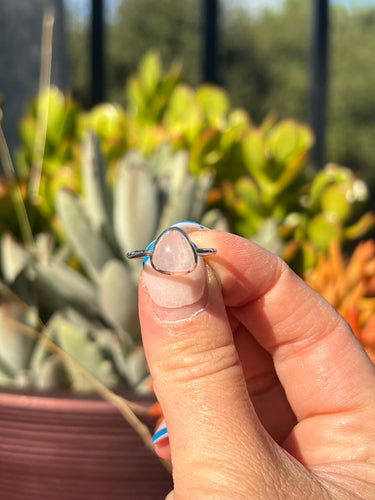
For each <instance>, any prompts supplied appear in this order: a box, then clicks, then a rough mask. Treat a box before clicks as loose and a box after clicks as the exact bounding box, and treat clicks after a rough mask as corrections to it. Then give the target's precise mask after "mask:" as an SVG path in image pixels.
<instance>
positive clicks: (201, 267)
mask: <svg viewBox="0 0 375 500" xmlns="http://www.w3.org/2000/svg"><path fill="white" fill-rule="evenodd" d="M185 244H186V248H185V247H184V245H185ZM163 252H164V253H163ZM189 252H190V253H192V250H191V248H190V247H189V243H188V242H186V243H184V238H183V237H182V238H181V234H180V233H179V232H178V231H171V232H170V233H169V234H168V242H167V244H166V245H165V250H164V245H162V246H161V248H160V250H159V249H158V253H157V255H155V258H156V259H157V263H158V264H160V266H162V267H163V269H167V270H169V271H171V272H172V273H173V272H178V270H183V269H186V268H189V266H190V261H189V259H190V258H191V257H190V253H189ZM143 272H144V280H145V284H146V286H147V288H148V292H149V294H150V297H151V299H152V300H153V301H154V303H155V304H156V305H157V306H159V308H161V309H162V310H161V311H160V316H162V317H163V319H167V318H166V316H168V315H169V316H172V315H173V316H174V318H172V317H170V318H169V319H171V320H172V319H182V318H183V317H184V316H185V317H189V316H191V315H192V314H193V313H194V312H196V311H197V310H198V309H201V308H202V300H203V299H204V297H205V291H206V266H205V263H204V260H203V258H202V257H198V260H197V265H196V267H195V269H194V270H193V271H191V272H188V273H187V274H171V275H168V274H163V273H160V272H158V271H156V270H155V269H154V268H153V267H152V266H151V264H150V262H146V264H145V267H144V270H143ZM163 311H164V312H163ZM177 316H178V318H177Z"/></svg>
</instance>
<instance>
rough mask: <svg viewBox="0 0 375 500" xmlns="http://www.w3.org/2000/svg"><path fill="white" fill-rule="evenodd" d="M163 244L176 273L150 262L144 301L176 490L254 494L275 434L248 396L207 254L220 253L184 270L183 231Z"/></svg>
mask: <svg viewBox="0 0 375 500" xmlns="http://www.w3.org/2000/svg"><path fill="white" fill-rule="evenodd" d="M192 236H193V234H192ZM163 251H164V250H163V248H162V247H161V246H160V248H159V249H158V252H159V255H158V259H159V260H160V263H161V265H162V266H171V270H172V269H173V271H172V274H163V273H161V272H159V271H157V270H156V269H155V268H154V267H157V265H156V266H154V267H153V266H152V265H151V264H150V261H149V260H148V261H147V262H146V263H145V266H144V270H143V273H142V276H141V280H140V288H139V302H140V304H139V308H140V320H141V327H142V335H143V342H144V347H145V352H146V356H147V359H148V363H149V367H150V371H151V375H152V378H153V384H154V389H155V393H156V396H157V398H158V400H159V402H160V404H161V407H162V410H163V414H164V417H165V422H166V426H167V429H168V435H169V442H170V449H171V457H172V465H173V478H174V497H173V498H174V499H175V500H182V499H192V498H199V499H205V498H236V499H242V498H249V491H252V490H253V488H254V481H255V482H256V476H257V474H259V475H260V476H263V474H264V470H262V469H263V464H262V462H263V461H264V462H265V463H266V461H267V456H268V457H269V456H270V442H269V440H268V438H267V436H266V434H265V432H264V431H263V428H262V427H261V425H260V424H259V421H258V419H257V417H256V414H255V411H254V409H253V407H252V404H251V401H250V398H249V396H248V392H247V388H246V383H245V380H244V376H243V372H242V368H241V364H240V362H239V357H238V353H237V350H236V348H235V345H234V342H233V335H232V330H231V327H230V323H229V320H228V317H227V314H226V308H225V305H224V302H223V298H222V294H221V287H220V283H219V282H218V280H217V278H216V276H215V274H214V272H213V271H212V269H211V268H210V267H209V265H207V264H206V262H205V259H207V262H209V259H211V258H215V257H211V256H209V257H204V258H203V257H201V256H198V257H197V263H196V267H195V268H194V270H193V271H191V272H189V273H186V274H179V273H178V270H179V269H180V268H181V269H183V268H184V266H185V267H186V259H187V258H188V257H187V255H186V252H185V251H184V246H183V241H181V234H180V233H179V232H178V231H175V232H174V231H172V232H170V233H169V236H168V245H167V246H166V248H165V252H166V254H165V255H163ZM168 259H169V260H168ZM154 264H155V263H154ZM156 264H157V263H156ZM249 468H251V469H252V471H253V472H252V474H251V478H250V477H249V479H248V481H249V483H247V479H246V477H247V476H249V474H248V471H249ZM244 478H245V479H244ZM263 480H264V478H263ZM250 483H251V484H250Z"/></svg>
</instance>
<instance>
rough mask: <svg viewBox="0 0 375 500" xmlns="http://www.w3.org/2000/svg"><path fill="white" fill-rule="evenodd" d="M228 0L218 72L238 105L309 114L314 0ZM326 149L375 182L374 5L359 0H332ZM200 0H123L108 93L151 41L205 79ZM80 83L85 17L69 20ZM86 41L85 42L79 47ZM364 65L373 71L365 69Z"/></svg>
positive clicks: (78, 84) (114, 92)
mask: <svg viewBox="0 0 375 500" xmlns="http://www.w3.org/2000/svg"><path fill="white" fill-rule="evenodd" d="M228 5H229V4H228V3H224V2H222V4H221V10H220V13H221V17H220V33H219V47H220V53H219V81H220V83H221V84H222V85H223V87H224V88H225V89H226V91H227V92H228V94H229V95H230V98H231V101H232V102H233V104H234V106H241V107H242V108H244V109H246V110H247V111H248V112H249V113H250V115H251V117H252V119H253V121H254V122H255V123H258V124H259V123H261V122H262V120H263V118H264V117H265V116H266V115H267V114H268V113H269V112H270V111H273V112H275V113H277V115H278V116H279V117H280V119H284V118H290V117H293V118H294V119H295V120H298V121H302V122H306V121H307V120H308V118H309V117H308V114H307V111H308V110H307V101H308V91H309V39H310V26H311V23H310V21H311V19H310V17H311V11H310V7H311V3H310V2H307V1H305V0H285V1H284V2H283V4H282V5H281V7H280V8H277V9H266V10H264V12H258V13H257V14H253V11H252V10H250V7H249V9H245V8H244V7H238V4H235V3H231V4H230V5H229V6H228ZM330 13H331V22H330V47H329V48H330V51H329V69H330V71H329V99H328V113H327V121H328V130H327V158H328V160H329V161H336V162H338V163H339V164H342V165H348V166H350V167H351V168H352V169H354V170H355V171H357V172H358V173H359V174H360V175H361V177H363V178H365V179H366V180H368V181H369V182H370V185H371V186H372V185H374V184H375V174H374V171H375V170H374V168H373V158H374V152H375V150H374V135H375V123H374V120H375V118H374V117H375V112H374V111H375V98H374V93H373V92H372V89H373V87H374V83H375V81H374V79H375V71H374V67H373V63H372V59H373V57H372V54H373V53H374V48H375V47H374V44H375V42H374V37H373V31H374V24H375V16H374V8H373V7H372V6H368V7H366V8H364V7H362V6H359V5H357V4H356V3H355V2H353V5H352V6H350V7H344V6H342V5H337V4H336V3H335V4H332V5H330ZM200 16H201V12H200V9H199V2H197V1H196V0H185V1H184V2H183V4H182V5H181V6H179V8H178V9H177V8H175V5H174V3H173V2H172V1H171V0H159V1H158V3H157V6H156V5H155V2H152V0H122V1H120V2H119V7H118V10H117V12H116V15H115V16H114V17H113V19H112V20H111V21H110V23H109V24H108V26H107V32H108V37H109V41H108V49H107V61H108V65H107V66H108V75H107V77H108V78H107V82H108V98H109V99H110V100H114V101H117V102H120V103H124V92H123V86H124V82H125V81H126V80H127V79H128V78H129V77H130V75H131V74H133V73H134V72H135V71H136V68H137V66H138V62H139V60H140V59H141V58H142V57H143V55H144V54H145V53H146V52H147V51H148V50H149V48H150V47H154V48H155V49H157V50H158V51H159V52H160V53H161V55H162V58H163V60H164V61H165V62H166V63H167V65H170V64H171V63H172V61H173V60H175V59H178V60H180V61H182V62H183V65H184V68H185V74H186V77H185V79H187V81H188V82H189V83H193V84H197V83H198V82H199V81H200V74H199V72H200V70H199V67H200V59H201V50H200V43H201V41H200V37H199V30H198V26H199V20H200ZM70 26H71V31H70V36H71V40H72V49H71V51H70V52H71V57H72V59H73V62H74V68H73V88H74V89H76V90H75V93H76V94H77V95H79V96H80V98H85V97H86V96H87V94H88V90H87V89H86V91H84V90H82V89H83V82H84V75H85V74H86V76H87V75H88V74H89V72H88V71H87V69H86V71H85V68H84V65H83V64H82V61H85V60H86V59H87V58H85V57H84V52H83V50H84V49H83V47H84V43H83V40H84V39H85V36H86V38H87V33H86V29H85V27H83V26H82V25H80V24H79V23H78V22H77V21H76V20H74V22H73V24H70ZM80 51H81V52H80ZM364 75H365V77H364Z"/></svg>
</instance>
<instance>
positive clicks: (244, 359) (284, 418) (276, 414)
mask: <svg viewBox="0 0 375 500" xmlns="http://www.w3.org/2000/svg"><path fill="white" fill-rule="evenodd" d="M234 342H235V345H236V348H237V351H238V354H239V358H240V361H241V365H242V367H243V371H244V377H245V380H246V385H247V389H248V392H249V395H250V398H251V402H252V404H253V406H254V409H255V411H256V413H257V415H258V417H259V420H260V421H261V423H262V425H263V427H264V428H265V429H266V430H267V432H268V433H269V434H270V435H271V436H272V438H273V439H274V440H275V441H276V442H277V443H279V444H281V443H282V442H283V441H284V440H285V438H286V437H287V435H288V434H289V433H290V431H291V429H292V428H293V426H294V425H295V424H296V417H295V415H294V413H293V411H292V409H291V407H290V404H289V402H288V400H287V398H286V395H285V391H284V388H283V386H282V385H281V383H280V381H279V379H278V377H277V374H276V372H275V367H274V364H273V360H272V357H271V355H270V354H269V353H268V352H267V351H266V350H265V349H264V348H263V347H261V346H260V345H259V343H258V342H257V341H256V340H255V339H254V337H253V336H252V335H251V334H250V333H249V332H248V330H247V329H246V328H245V327H244V326H243V325H242V324H240V325H239V326H238V327H237V329H236V331H235V332H234Z"/></svg>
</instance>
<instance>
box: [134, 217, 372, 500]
mask: <svg viewBox="0 0 375 500" xmlns="http://www.w3.org/2000/svg"><path fill="white" fill-rule="evenodd" d="M197 227H198V226H197ZM190 230H191V228H190ZM190 237H191V239H192V240H193V241H194V242H195V243H196V244H197V246H198V247H200V248H202V247H204V248H206V247H214V248H216V249H217V253H216V254H215V255H212V256H209V257H205V258H202V257H198V266H197V268H196V269H195V270H194V271H193V272H191V273H189V274H186V275H182V276H176V275H172V276H166V275H163V274H160V273H158V272H157V271H155V270H154V269H152V267H151V266H150V264H149V263H147V264H146V265H145V267H144V271H143V273H142V277H141V281H140V292H139V294H140V319H141V326H142V334H143V340H144V346H145V350H146V356H147V359H148V362H149V366H150V370H151V374H152V377H153V383H154V388H155V392H156V395H157V398H158V400H159V402H160V404H161V407H162V409H163V413H164V416H165V421H166V425H167V428H168V434H169V441H168V440H162V441H160V443H159V444H157V445H156V450H157V452H158V453H159V454H160V455H161V456H163V457H165V458H168V457H169V456H171V459H172V465H173V478H174V491H173V492H171V493H170V495H168V500H171V499H174V500H185V499H186V500H192V499H193V500H195V499H197V500H204V499H220V500H221V499H222V500H228V499H235V500H242V499H243V500H249V499H256V500H263V499H264V500H266V499H270V500H275V499H284V498H285V499H296V500H304V499H309V500H313V499H314V500H315V499H316V500H324V499H354V498H358V499H371V498H373V499H375V466H374V464H375V368H374V366H373V365H372V363H371V362H370V360H369V359H368V357H367V355H366V354H365V352H364V350H363V349H362V347H361V345H360V344H359V342H358V341H357V339H356V338H355V336H354V335H353V334H352V332H351V330H350V328H349V326H348V324H347V323H346V322H345V320H344V319H343V318H342V317H341V316H340V315H339V314H338V313H337V312H336V311H335V310H334V309H333V308H332V307H331V306H330V305H329V304H328V303H327V302H326V301H325V300H324V299H323V298H322V297H321V296H320V295H318V294H317V293H316V292H314V291H313V290H312V289H311V288H309V287H308V286H307V285H306V284H305V283H304V282H303V281H302V280H301V279H300V278H299V277H298V276H296V275H295V274H294V273H293V272H292V271H291V270H290V269H289V268H288V266H287V265H286V264H285V263H284V262H283V261H282V260H281V259H279V258H278V257H276V256H275V255H273V254H271V253H269V252H268V251H266V250H264V249H262V248H260V247H259V246H257V245H255V244H254V243H252V242H250V241H248V240H245V239H243V238H240V237H238V236H234V235H232V234H228V233H224V232H219V231H211V230H194V231H193V232H191V233H190ZM174 257H175V258H176V254H174ZM177 257H178V252H177Z"/></svg>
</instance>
